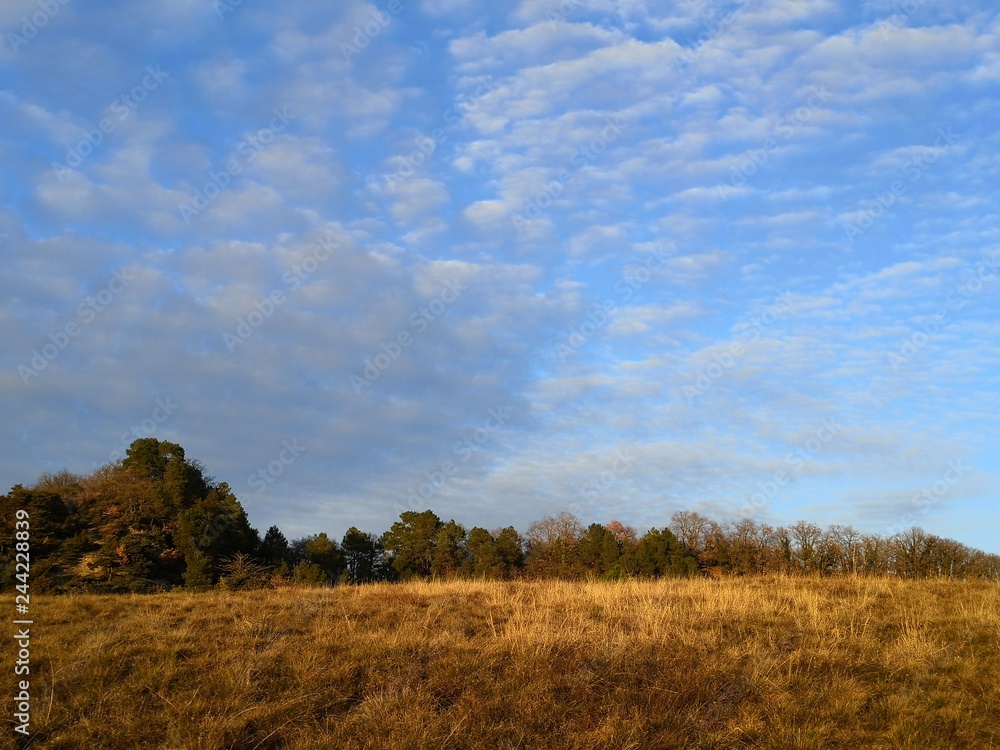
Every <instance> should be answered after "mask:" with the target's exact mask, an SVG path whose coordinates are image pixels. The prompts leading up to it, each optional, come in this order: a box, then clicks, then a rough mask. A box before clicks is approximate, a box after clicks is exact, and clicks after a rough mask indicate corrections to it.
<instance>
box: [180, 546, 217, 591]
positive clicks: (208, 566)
mask: <svg viewBox="0 0 1000 750" xmlns="http://www.w3.org/2000/svg"><path fill="white" fill-rule="evenodd" d="M184 562H185V563H186V567H185V570H184V585H185V586H187V587H188V588H189V589H193V590H195V591H203V590H204V589H207V588H209V587H211V585H212V584H213V583H214V582H215V581H214V579H213V571H212V561H211V560H209V559H208V556H207V555H206V554H205V553H204V552H202V551H201V550H198V549H193V550H191V551H190V552H189V553H188V554H187V555H185V557H184Z"/></svg>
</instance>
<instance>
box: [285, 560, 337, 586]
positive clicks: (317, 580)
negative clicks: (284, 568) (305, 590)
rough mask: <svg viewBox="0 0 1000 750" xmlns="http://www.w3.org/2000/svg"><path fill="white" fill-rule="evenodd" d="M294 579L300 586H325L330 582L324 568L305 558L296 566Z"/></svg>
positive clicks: (293, 572) (293, 573) (293, 574)
mask: <svg viewBox="0 0 1000 750" xmlns="http://www.w3.org/2000/svg"><path fill="white" fill-rule="evenodd" d="M292 580H293V581H295V583H297V584H298V585H300V586H325V585H327V584H328V583H329V582H330V579H329V578H328V577H327V575H326V572H325V571H324V570H323V568H321V567H320V566H319V565H317V564H316V563H309V562H306V561H305V560H303V561H302V562H300V563H299V564H298V565H296V566H295V570H293V571H292Z"/></svg>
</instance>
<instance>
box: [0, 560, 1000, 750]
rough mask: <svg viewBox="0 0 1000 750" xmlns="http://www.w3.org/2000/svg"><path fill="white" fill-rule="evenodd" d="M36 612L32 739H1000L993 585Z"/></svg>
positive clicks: (998, 593) (401, 592) (649, 590)
mask: <svg viewBox="0 0 1000 750" xmlns="http://www.w3.org/2000/svg"><path fill="white" fill-rule="evenodd" d="M32 610H33V612H32V615H33V618H34V622H35V625H34V626H33V630H32V634H33V640H32V675H31V677H32V688H31V690H32V698H33V704H32V714H33V716H32V727H31V728H32V738H31V741H30V743H28V744H27V745H26V744H25V743H21V745H20V746H31V747H37V748H66V749H70V748H72V749H74V750H76V749H77V748H122V749H123V750H124V749H126V748H127V749H128V750H135V749H136V748H178V749H180V748H183V749H185V750H188V749H192V750H193V749H195V748H203V749H205V750H208V749H212V750H215V749H216V748H234V749H239V750H243V749H246V750H250V749H257V750H264V749H266V748H273V749H277V748H282V749H284V750H306V749H310V750H312V749H315V748H344V749H345V750H348V749H353V748H359V749H360V748H372V749H375V748H377V749H379V750H383V749H392V748H413V749H414V750H416V749H417V748H455V749H456V750H457V749H458V748H491V749H492V748H581V749H582V748H635V749H636V750H639V749H640V748H641V749H643V750H645V749H647V748H751V747H753V748H756V747H763V748H862V747H863V748H921V749H925V748H991V747H998V746H1000V648H998V644H1000V586H998V585H997V584H996V583H990V582H984V581H975V580H969V581H948V580H925V581H905V580H897V579H866V578H857V579H855V578H836V579H819V578H792V577H787V578H786V577H760V578H742V579H741V578H729V579H723V580H707V579H694V580H692V579H661V580H656V581H623V582H594V583H586V582H584V583H575V582H565V581H551V580H549V581H538V582H529V581H523V582H522V581H514V582H474V581H456V582H415V583H402V584H384V583H380V584H372V585H363V586H340V587H334V588H305V589H304V588H284V589H277V590H264V591H247V592H222V591H210V592H206V593H202V594H193V593H183V592H173V593H163V594H152V595H64V596H55V595H49V596H42V597H38V598H37V599H36V597H34V596H33V597H32ZM0 652H2V654H3V663H4V664H10V663H12V661H13V657H12V654H11V641H10V639H4V641H3V644H2V646H0ZM11 679H12V678H11ZM8 684H10V683H9V682H8ZM8 727H10V722H9V721H8ZM6 735H7V736H6V737H5V739H4V743H6V742H8V741H10V742H11V745H12V746H13V744H14V741H13V740H10V738H11V737H14V736H15V735H13V733H12V732H11V731H10V729H9V728H8V730H7V732H6Z"/></svg>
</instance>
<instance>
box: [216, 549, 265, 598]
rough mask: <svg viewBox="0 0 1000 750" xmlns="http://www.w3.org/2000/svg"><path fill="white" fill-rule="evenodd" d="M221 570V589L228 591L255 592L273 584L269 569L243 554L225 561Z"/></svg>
mask: <svg viewBox="0 0 1000 750" xmlns="http://www.w3.org/2000/svg"><path fill="white" fill-rule="evenodd" d="M220 568H221V570H222V576H221V577H220V578H219V588H222V589H225V590H227V591H254V590H257V589H263V588H267V587H268V586H269V585H270V583H271V576H270V571H269V570H268V567H267V566H266V565H262V564H261V563H259V562H257V561H255V560H254V559H253V558H252V557H250V555H246V554H243V553H242V552H240V553H237V554H236V555H233V556H232V557H230V558H227V559H225V560H223V561H222V564H221V565H220Z"/></svg>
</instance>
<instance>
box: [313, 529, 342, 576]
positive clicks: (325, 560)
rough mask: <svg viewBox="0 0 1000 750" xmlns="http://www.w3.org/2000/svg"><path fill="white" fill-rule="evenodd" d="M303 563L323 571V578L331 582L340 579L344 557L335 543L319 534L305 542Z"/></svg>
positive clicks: (324, 535) (323, 534)
mask: <svg viewBox="0 0 1000 750" xmlns="http://www.w3.org/2000/svg"><path fill="white" fill-rule="evenodd" d="M305 563H306V564H307V565H314V566H316V567H318V568H319V569H320V570H321V571H323V576H324V578H325V579H326V580H327V581H330V582H333V581H336V580H337V579H338V578H339V577H340V572H341V570H343V567H344V556H343V554H342V553H341V551H340V549H339V548H338V547H337V543H336V542H335V541H333V540H332V539H330V537H328V536H327V535H326V534H325V533H321V534H317V535H316V536H313V537H309V538H308V540H307V541H306V559H305Z"/></svg>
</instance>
